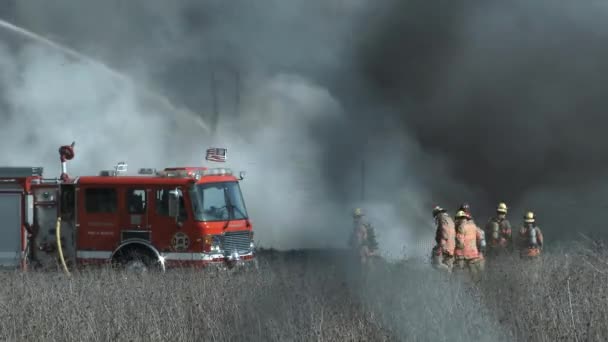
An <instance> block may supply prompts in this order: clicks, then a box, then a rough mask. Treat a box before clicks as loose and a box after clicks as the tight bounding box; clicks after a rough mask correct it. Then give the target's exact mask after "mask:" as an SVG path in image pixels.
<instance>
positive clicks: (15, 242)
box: [0, 193, 22, 267]
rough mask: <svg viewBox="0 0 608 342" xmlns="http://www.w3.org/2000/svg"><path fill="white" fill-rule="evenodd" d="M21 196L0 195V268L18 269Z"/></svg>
mask: <svg viewBox="0 0 608 342" xmlns="http://www.w3.org/2000/svg"><path fill="white" fill-rule="evenodd" d="M21 202H22V199H21V194H6V193H5V194H2V193H0V218H2V221H1V223H0V236H2V238H1V239H0V266H2V267H18V266H19V264H20V261H21V226H22V225H21V223H22V219H21Z"/></svg>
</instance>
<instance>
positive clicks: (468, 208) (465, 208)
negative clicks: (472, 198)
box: [458, 202, 471, 213]
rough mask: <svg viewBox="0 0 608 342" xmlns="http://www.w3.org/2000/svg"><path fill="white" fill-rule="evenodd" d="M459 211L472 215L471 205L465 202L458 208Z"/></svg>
mask: <svg viewBox="0 0 608 342" xmlns="http://www.w3.org/2000/svg"><path fill="white" fill-rule="evenodd" d="M458 210H462V211H464V212H465V213H470V212H471V206H470V205H469V203H467V202H464V203H462V204H461V205H460V207H459V208H458Z"/></svg>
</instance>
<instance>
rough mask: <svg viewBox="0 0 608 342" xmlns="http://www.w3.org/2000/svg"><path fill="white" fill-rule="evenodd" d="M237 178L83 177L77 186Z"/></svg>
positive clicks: (190, 181)
mask: <svg viewBox="0 0 608 342" xmlns="http://www.w3.org/2000/svg"><path fill="white" fill-rule="evenodd" d="M235 181H237V178H236V177H234V176H232V175H213V176H204V177H201V178H200V179H199V180H196V179H194V178H191V177H157V176H154V177H149V176H148V177H146V176H84V177H80V178H78V184H82V185H87V184H91V185H93V184H97V185H129V184H133V185H145V184H155V185H186V184H190V183H194V182H195V183H215V182H235Z"/></svg>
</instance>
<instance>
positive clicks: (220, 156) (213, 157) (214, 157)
mask: <svg viewBox="0 0 608 342" xmlns="http://www.w3.org/2000/svg"><path fill="white" fill-rule="evenodd" d="M226 152H227V149H225V148H215V147H212V148H208V149H207V157H205V159H207V160H208V161H214V162H225V161H226Z"/></svg>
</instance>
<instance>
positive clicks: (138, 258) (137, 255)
mask: <svg viewBox="0 0 608 342" xmlns="http://www.w3.org/2000/svg"><path fill="white" fill-rule="evenodd" d="M156 259H157V258H155V257H154V255H152V253H150V252H148V251H146V250H144V249H142V248H128V249H126V250H122V251H119V252H118V253H116V256H115V260H114V264H115V265H116V266H118V267H119V268H120V269H122V270H124V271H127V272H129V273H147V272H149V271H151V270H152V271H157V270H161V266H160V263H159V262H158V260H156Z"/></svg>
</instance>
